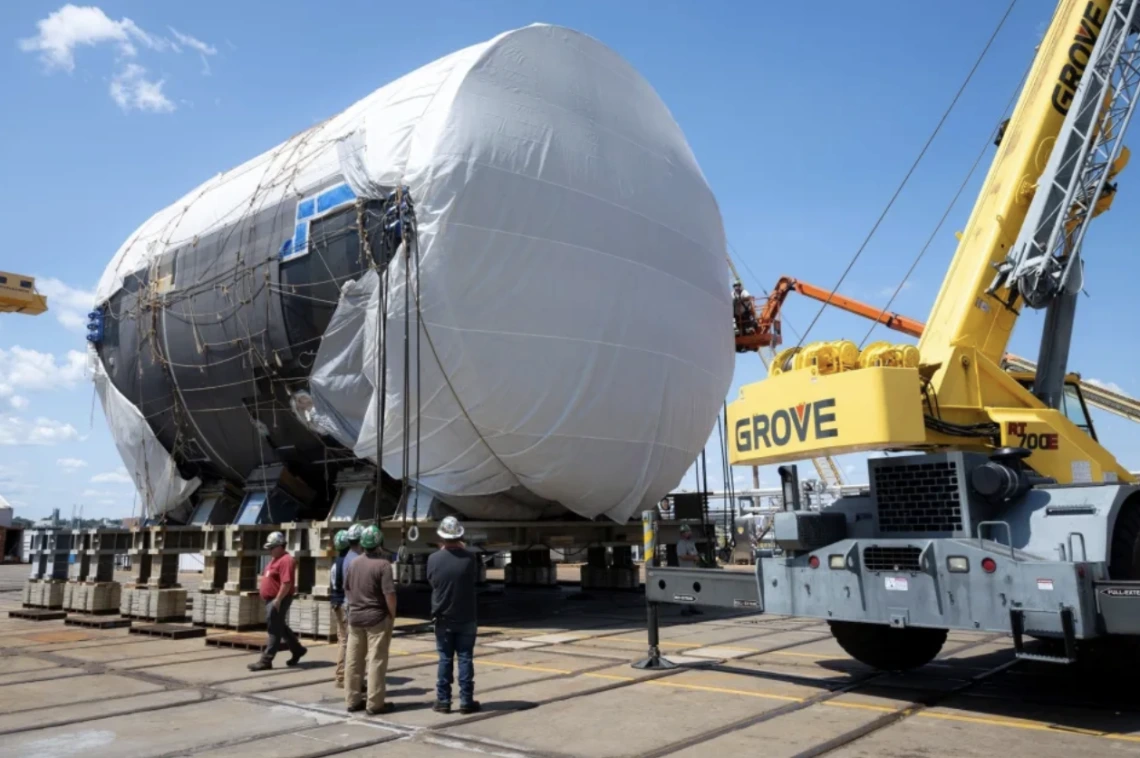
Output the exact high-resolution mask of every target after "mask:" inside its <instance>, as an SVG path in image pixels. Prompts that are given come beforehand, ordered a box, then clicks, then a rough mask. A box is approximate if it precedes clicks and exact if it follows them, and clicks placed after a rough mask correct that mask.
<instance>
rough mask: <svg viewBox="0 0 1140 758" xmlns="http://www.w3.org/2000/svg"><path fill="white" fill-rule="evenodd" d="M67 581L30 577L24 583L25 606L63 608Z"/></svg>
mask: <svg viewBox="0 0 1140 758" xmlns="http://www.w3.org/2000/svg"><path fill="white" fill-rule="evenodd" d="M66 587H67V582H64V581H61V580H59V579H29V580H28V581H27V582H25V583H24V598H23V599H24V607H25V608H52V609H55V608H63V594H64V590H65V588H66Z"/></svg>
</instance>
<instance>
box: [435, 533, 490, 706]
mask: <svg viewBox="0 0 1140 758" xmlns="http://www.w3.org/2000/svg"><path fill="white" fill-rule="evenodd" d="M436 533H437V534H438V535H439V537H440V539H442V540H443V546H442V547H441V548H440V549H439V550H438V551H436V552H435V553H432V555H431V557H430V558H428V565H427V578H428V583H429V584H430V585H431V616H432V620H433V621H435V647H436V652H437V653H439V673H438V675H437V676H436V685H435V706H434V707H433V709H434V710H435V711H436V712H438V713H450V712H451V684H452V682H453V681H454V680H453V668H454V663H455V659H456V658H458V659H459V712H460V713H475V712H477V711H478V710H479V703H478V702H477V701H476V700H475V662H474V655H475V633H476V630H477V626H476V619H475V584H476V582H477V581H478V579H479V562H478V558H476V557H475V555H474V554H472V553H470V552H468V550H467V549H466V548H465V547H464V546H463V542H462V541H461V540H462V538H463V525H462V524H460V523H459V520H458V519H456V518H455V517H454V516H448V517H447V518H445V519H444V520H443V521H442V522H440V525H439V529H438V530H437V531H436Z"/></svg>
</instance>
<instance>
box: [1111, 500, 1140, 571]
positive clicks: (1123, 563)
mask: <svg viewBox="0 0 1140 758" xmlns="http://www.w3.org/2000/svg"><path fill="white" fill-rule="evenodd" d="M1108 576H1109V578H1110V579H1115V580H1117V581H1121V580H1123V581H1128V580H1135V579H1140V501H1137V500H1129V501H1128V502H1126V503H1125V504H1124V505H1123V506H1121V508H1120V513H1119V514H1118V515H1117V517H1116V524H1114V525H1113V529H1112V552H1111V554H1110V555H1109V563H1108Z"/></svg>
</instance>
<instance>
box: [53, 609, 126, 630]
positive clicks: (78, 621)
mask: <svg viewBox="0 0 1140 758" xmlns="http://www.w3.org/2000/svg"><path fill="white" fill-rule="evenodd" d="M63 623H64V624H66V625H67V626H82V627H86V628H88V629H122V628H123V627H127V626H130V625H131V620H130V619H125V618H122V617H121V616H107V615H96V614H93V613H91V614H87V613H85V614H80V615H78V616H68V617H67V618H65V619H64V620H63Z"/></svg>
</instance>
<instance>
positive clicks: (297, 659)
mask: <svg viewBox="0 0 1140 758" xmlns="http://www.w3.org/2000/svg"><path fill="white" fill-rule="evenodd" d="M307 652H309V648H307V647H302V648H301V652H299V653H293V657H292V658H290V659H289V660H287V661H285V665H286V666H296V665H297V664H298V663H300V662H301V659H302V658H304V657H305V653H307Z"/></svg>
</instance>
